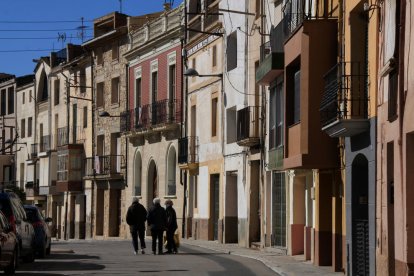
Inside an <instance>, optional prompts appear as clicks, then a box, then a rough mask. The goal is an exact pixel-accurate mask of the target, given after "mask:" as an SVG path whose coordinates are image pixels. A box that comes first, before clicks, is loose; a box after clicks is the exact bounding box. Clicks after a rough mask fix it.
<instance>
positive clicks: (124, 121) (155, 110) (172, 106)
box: [121, 99, 181, 142]
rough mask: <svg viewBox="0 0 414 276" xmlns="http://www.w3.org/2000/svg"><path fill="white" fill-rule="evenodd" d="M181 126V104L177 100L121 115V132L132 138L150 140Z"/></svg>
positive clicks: (143, 107) (159, 102)
mask: <svg viewBox="0 0 414 276" xmlns="http://www.w3.org/2000/svg"><path fill="white" fill-rule="evenodd" d="M180 124H181V102H180V101H179V100H176V99H174V100H161V101H157V102H155V103H152V104H147V105H144V106H142V107H137V108H135V109H133V110H128V111H126V112H124V113H123V114H122V115H121V131H122V132H124V133H125V132H128V133H129V136H130V137H131V138H132V140H131V141H132V142H133V141H134V138H143V137H144V136H145V137H146V138H148V139H150V136H151V135H158V134H159V133H160V132H164V133H166V132H168V131H170V130H176V129H177V128H178V127H179V125H180Z"/></svg>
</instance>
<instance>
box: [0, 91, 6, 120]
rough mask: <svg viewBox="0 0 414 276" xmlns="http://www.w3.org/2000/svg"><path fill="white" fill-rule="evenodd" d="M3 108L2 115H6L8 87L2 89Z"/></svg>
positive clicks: (0, 112)
mask: <svg viewBox="0 0 414 276" xmlns="http://www.w3.org/2000/svg"><path fill="white" fill-rule="evenodd" d="M0 100H1V110H0V115H6V89H3V90H1V98H0Z"/></svg>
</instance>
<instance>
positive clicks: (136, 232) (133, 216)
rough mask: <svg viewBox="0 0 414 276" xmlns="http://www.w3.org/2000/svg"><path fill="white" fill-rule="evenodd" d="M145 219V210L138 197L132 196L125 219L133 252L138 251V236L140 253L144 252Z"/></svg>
mask: <svg viewBox="0 0 414 276" xmlns="http://www.w3.org/2000/svg"><path fill="white" fill-rule="evenodd" d="M146 220H147V210H146V209H145V207H144V206H142V204H140V203H139V199H138V197H133V198H132V204H131V206H130V207H129V208H128V211H127V215H126V221H127V223H128V225H129V230H130V232H131V236H132V246H133V247H134V254H135V255H137V252H138V237H139V240H140V243H141V253H142V254H145V247H146V246H145V237H144V236H145V221H146Z"/></svg>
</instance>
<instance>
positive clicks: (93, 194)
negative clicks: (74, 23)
mask: <svg viewBox="0 0 414 276" xmlns="http://www.w3.org/2000/svg"><path fill="white" fill-rule="evenodd" d="M89 54H90V57H91V87H92V103H91V105H92V125H91V127H92V135H91V136H92V160H93V161H92V164H95V124H94V122H95V99H96V95H95V80H94V74H93V70H94V60H93V56H92V53H91V52H90V51H89ZM92 170H93V178H92V179H93V180H92V181H91V194H92V195H91V238H93V237H94V235H93V231H94V216H95V210H94V204H95V200H94V198H95V177H96V171H95V166H93V168H92Z"/></svg>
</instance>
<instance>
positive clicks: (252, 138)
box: [237, 106, 261, 146]
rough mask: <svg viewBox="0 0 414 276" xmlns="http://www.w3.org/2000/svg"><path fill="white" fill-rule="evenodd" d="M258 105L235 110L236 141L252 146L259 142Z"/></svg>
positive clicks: (259, 115)
mask: <svg viewBox="0 0 414 276" xmlns="http://www.w3.org/2000/svg"><path fill="white" fill-rule="evenodd" d="M260 117H261V114H260V106H248V107H245V108H243V109H241V110H239V111H237V143H238V144H239V145H243V146H253V145H256V144H258V143H259V142H260Z"/></svg>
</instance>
